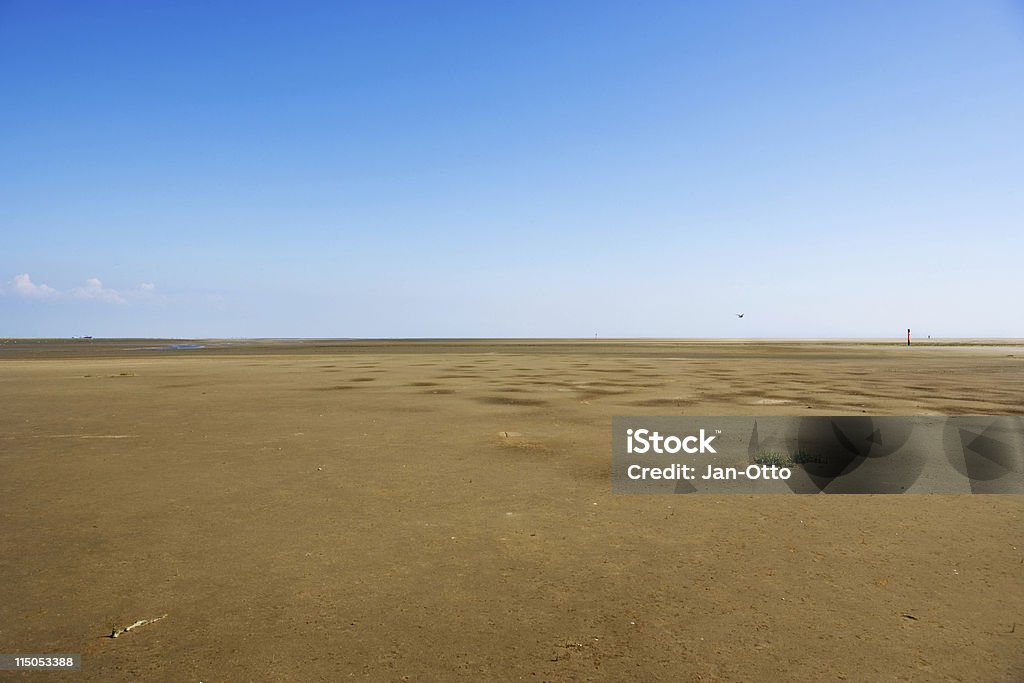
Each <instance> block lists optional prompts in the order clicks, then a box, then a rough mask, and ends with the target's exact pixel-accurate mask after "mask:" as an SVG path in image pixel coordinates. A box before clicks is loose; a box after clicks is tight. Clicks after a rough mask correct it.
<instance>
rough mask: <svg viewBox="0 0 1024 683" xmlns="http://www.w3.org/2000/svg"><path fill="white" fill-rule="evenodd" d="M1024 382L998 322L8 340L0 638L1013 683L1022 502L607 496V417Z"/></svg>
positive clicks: (2, 419)
mask: <svg viewBox="0 0 1024 683" xmlns="http://www.w3.org/2000/svg"><path fill="white" fill-rule="evenodd" d="M171 344H196V345H199V346H202V348H165V347H167V346H168V345H171ZM1022 387H1024V346H1021V345H1019V344H1017V343H1013V342H1001V341H990V342H987V343H981V344H978V343H974V344H964V343H956V344H943V343H940V342H939V341H937V340H936V341H935V342H933V343H931V344H921V345H916V346H914V347H911V348H909V349H908V348H906V347H904V346H900V345H898V344H889V343H882V342H871V343H856V342H813V343H812V342H807V343H792V342H781V341H776V342H711V341H705V342H694V341H685V342H684V341H664V342H653V341H645V340H635V341H621V342H612V341H601V340H597V341H580V340H566V341H528V340H519V341H517V340H495V341H457V340H438V341H408V342H367V341H348V342H345V341H316V340H305V341H302V342H297V341H272V340H266V341H258V342H238V341H227V340H221V341H216V340H200V341H180V340H175V341H154V340H74V341H46V340H3V343H2V344H0V406H2V408H3V409H2V410H0V518H2V519H3V520H4V525H3V533H2V534H0V586H2V589H0V595H2V600H0V652H24V653H28V652H35V653H45V652H80V653H82V654H83V667H82V670H81V671H80V672H77V673H47V674H39V673H22V674H14V673H11V672H4V673H3V675H0V678H4V677H6V678H4V680H6V679H7V678H11V679H21V678H26V679H28V678H39V677H42V676H45V677H46V678H47V680H64V679H67V680H72V679H73V680H79V681H120V680H140V679H149V680H180V681H190V680H191V681H200V680H202V681H226V680H232V681H233V680H304V681H305V680H348V679H368V680H395V681H401V680H421V681H432V680H452V679H463V680H481V679H491V680H520V679H522V680H534V681H545V680H547V681H557V680H626V679H638V680H648V681H650V680H665V681H749V680H801V681H824V680H851V681H878V680H909V681H936V680H961V681H1015V680H1024V533H1022V530H1024V520H1022V516H1024V498H1022V497H1019V496H980V495H979V496H967V495H964V496H934V495H928V496H911V495H908V496H813V497H812V496H761V497H758V496H736V495H734V496H624V495H612V493H611V488H610V450H611V449H610V431H611V426H610V425H611V417H612V416H613V415H673V414H690V415H751V414H764V415H839V414H878V415H909V414H915V415H916V414H935V415H966V414H972V415H975V414H1012V415H1020V414H1024V389H1022ZM164 614H167V615H168V616H167V618H166V619H162V620H160V621H158V622H156V623H153V624H149V625H145V626H142V627H139V628H138V629H135V630H132V631H130V632H128V633H125V634H123V635H121V636H120V637H119V638H116V639H112V638H109V637H107V636H109V634H110V632H111V629H112V628H113V627H123V626H125V625H127V624H131V623H133V622H135V621H136V620H139V619H151V618H154V617H158V616H161V615H164Z"/></svg>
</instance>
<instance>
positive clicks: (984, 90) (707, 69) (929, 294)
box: [0, 0, 1024, 337]
mask: <svg viewBox="0 0 1024 683" xmlns="http://www.w3.org/2000/svg"><path fill="white" fill-rule="evenodd" d="M0 103H2V106H0V287H2V289H0V336H72V335H83V334H89V335H95V336H173V337H190V336H198V337H211V336H216V337H225V336H231V337H239V336H289V337H314V336H331V337H334V336H340V337H354V336H359V337H437V336H469V337H486V336H572V337H588V336H593V335H594V334H595V333H596V334H599V335H601V336H605V337H611V336H656V337H722V336H724V337H758V336H769V337H776V336H786V337H827V336H868V337H877V336H890V337H899V336H900V335H901V334H903V333H905V332H904V331H905V329H906V328H907V327H913V328H914V329H915V332H916V333H918V334H920V335H922V336H923V335H926V334H931V335H933V336H969V337H973V336H1014V337H1024V314H1021V313H1020V311H1019V300H1020V298H1021V295H1022V293H1024V269H1022V267H1021V264H1022V257H1024V229H1022V228H1024V191H1022V190H1021V187H1022V186H1024V182H1022V180H1024V10H1022V6H1021V4H1019V3H1017V4H1012V3H1006V2H978V1H968V0H963V1H962V2H934V1H927V2H900V3H892V2H856V3H822V2H778V3H768V2H750V3H732V2H720V3H719V2H714V3H711V2H708V3H696V2H692V3H691V2H671V3H662V2H618V3H600V2H593V1H587V2H532V1H523V2H493V3H492V2H464V3H463V2H440V3H426V2H408V3H403V2H358V3H357V2H352V3H342V2H322V3H318V2H296V3H281V2H277V3H269V2H267V3H263V2H233V3H229V2H180V1H179V2H169V3H161V2H145V3H138V2H123V3H113V2H64V3H61V2H45V3H41V2H32V1H28V0H26V1H24V2H11V1H9V0H6V1H0ZM1015 302H1016V303H1015ZM739 312H743V313H745V314H746V316H745V317H744V318H743V319H742V320H739V319H737V318H736V317H735V316H734V315H733V314H734V313H739Z"/></svg>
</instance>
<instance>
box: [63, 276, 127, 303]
mask: <svg viewBox="0 0 1024 683" xmlns="http://www.w3.org/2000/svg"><path fill="white" fill-rule="evenodd" d="M71 294H72V296H74V297H76V298H79V299H92V300H94V301H106V302H107V303H112V304H123V303H126V302H125V300H124V297H123V296H121V293H120V292H118V291H117V290H116V289H108V288H107V287H104V286H103V283H102V282H100V280H99V278H95V277H91V278H89V279H88V280H86V281H85V286H84V287H76V288H75V289H73V290H71Z"/></svg>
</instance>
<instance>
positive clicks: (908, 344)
mask: <svg viewBox="0 0 1024 683" xmlns="http://www.w3.org/2000/svg"><path fill="white" fill-rule="evenodd" d="M907 346H910V328H909V327H908V328H907Z"/></svg>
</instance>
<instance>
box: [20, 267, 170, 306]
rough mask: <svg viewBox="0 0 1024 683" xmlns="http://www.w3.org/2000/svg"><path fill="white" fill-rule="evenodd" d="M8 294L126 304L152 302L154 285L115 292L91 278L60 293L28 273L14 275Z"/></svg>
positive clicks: (147, 284)
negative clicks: (38, 281) (139, 301)
mask: <svg viewBox="0 0 1024 683" xmlns="http://www.w3.org/2000/svg"><path fill="white" fill-rule="evenodd" d="M10 284H11V286H10V288H9V290H8V291H9V292H10V293H12V294H14V295H16V296H20V297H22V298H25V299H57V298H63V297H71V298H73V299H81V300H84V301H99V302H103V303H108V304H126V303H128V301H129V300H133V301H138V300H150V301H152V300H154V297H155V296H156V294H157V293H156V285H154V284H153V283H151V282H144V283H142V284H140V285H139V286H138V287H136V288H135V289H130V290H117V289H112V288H110V287H104V286H103V282H102V281H101V280H100V279H99V278H95V277H91V278H89V279H88V280H86V281H85V284H84V285H82V286H81V287H75V288H74V289H71V290H65V291H61V290H59V289H56V288H54V287H51V286H49V285H46V284H42V283H40V284H36V283H35V282H32V278H31V277H29V275H28V273H22V274H21V275H15V276H14V279H13V280H11V283H10Z"/></svg>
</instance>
